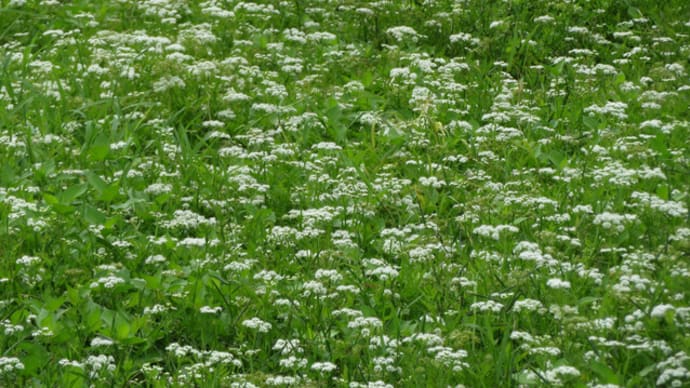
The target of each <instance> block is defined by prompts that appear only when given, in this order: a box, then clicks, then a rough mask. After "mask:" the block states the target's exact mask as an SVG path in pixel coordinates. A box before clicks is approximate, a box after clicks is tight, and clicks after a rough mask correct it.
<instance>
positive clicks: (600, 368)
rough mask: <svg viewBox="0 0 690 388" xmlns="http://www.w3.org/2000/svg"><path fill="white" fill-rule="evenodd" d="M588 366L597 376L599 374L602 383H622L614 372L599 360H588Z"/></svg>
mask: <svg viewBox="0 0 690 388" xmlns="http://www.w3.org/2000/svg"><path fill="white" fill-rule="evenodd" d="M589 367H590V368H591V369H592V371H593V372H594V373H596V374H597V376H599V378H600V379H601V380H602V382H603V383H606V384H616V385H620V384H621V383H622V382H621V379H620V377H619V376H618V375H617V374H616V372H615V371H614V370H613V369H611V368H609V367H608V366H607V365H605V364H603V363H601V362H598V361H590V362H589Z"/></svg>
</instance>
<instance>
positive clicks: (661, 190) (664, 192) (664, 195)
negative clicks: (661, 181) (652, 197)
mask: <svg viewBox="0 0 690 388" xmlns="http://www.w3.org/2000/svg"><path fill="white" fill-rule="evenodd" d="M656 195H657V196H658V197H659V198H661V199H663V200H664V201H668V199H669V192H668V185H659V186H657V188H656Z"/></svg>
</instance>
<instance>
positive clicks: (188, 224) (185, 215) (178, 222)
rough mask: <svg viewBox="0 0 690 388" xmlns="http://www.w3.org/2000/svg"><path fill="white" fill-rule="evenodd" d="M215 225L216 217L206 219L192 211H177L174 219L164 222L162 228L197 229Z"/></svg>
mask: <svg viewBox="0 0 690 388" xmlns="http://www.w3.org/2000/svg"><path fill="white" fill-rule="evenodd" d="M215 224H216V219H215V217H210V218H206V217H204V216H202V215H201V214H197V213H195V212H193V211H191V210H175V213H173V218H172V219H171V220H169V221H163V222H162V223H161V226H162V227H164V228H168V229H175V228H183V229H196V228H198V227H200V226H213V225H215Z"/></svg>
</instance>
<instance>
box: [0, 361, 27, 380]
mask: <svg viewBox="0 0 690 388" xmlns="http://www.w3.org/2000/svg"><path fill="white" fill-rule="evenodd" d="M21 370H24V364H23V363H22V362H21V361H20V360H19V359H18V358H17V357H0V376H2V375H8V374H12V373H15V372H17V371H21Z"/></svg>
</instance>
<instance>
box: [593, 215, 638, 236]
mask: <svg viewBox="0 0 690 388" xmlns="http://www.w3.org/2000/svg"><path fill="white" fill-rule="evenodd" d="M635 221H637V216H636V215H634V214H617V213H611V212H603V213H600V214H597V215H596V216H594V220H593V221H592V222H593V223H594V225H600V226H601V227H602V228H604V229H607V230H609V229H614V230H615V231H617V232H619V233H620V232H622V231H624V230H625V226H626V224H629V223H632V222H635Z"/></svg>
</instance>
